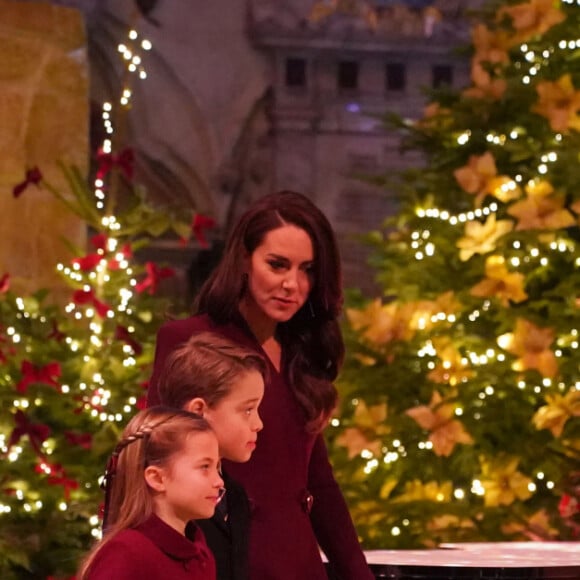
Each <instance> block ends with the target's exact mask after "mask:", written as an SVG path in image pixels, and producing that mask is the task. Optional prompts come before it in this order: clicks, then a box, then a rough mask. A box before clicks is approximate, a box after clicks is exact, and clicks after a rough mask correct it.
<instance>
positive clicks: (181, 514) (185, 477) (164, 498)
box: [145, 431, 224, 534]
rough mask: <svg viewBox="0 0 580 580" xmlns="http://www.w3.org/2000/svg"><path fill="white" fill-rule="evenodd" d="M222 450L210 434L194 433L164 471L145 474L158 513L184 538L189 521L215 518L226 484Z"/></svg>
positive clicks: (146, 472) (147, 469)
mask: <svg viewBox="0 0 580 580" xmlns="http://www.w3.org/2000/svg"><path fill="white" fill-rule="evenodd" d="M218 467H219V449H218V442H217V438H216V436H215V435H214V434H213V433H212V432H209V431H206V432H201V433H190V434H189V435H188V436H187V438H186V441H185V444H184V446H183V448H182V449H181V450H180V451H178V452H177V453H176V454H175V455H174V457H173V458H172V459H171V460H170V461H169V464H168V465H166V466H163V467H154V466H150V467H148V468H146V470H145V477H146V479H147V478H148V476H149V477H150V478H151V477H152V478H153V479H151V480H150V479H147V483H149V485H150V487H152V488H153V489H154V490H155V491H156V492H157V493H155V495H154V496H153V501H154V506H155V513H156V514H157V515H158V516H159V517H160V518H161V519H162V520H163V521H164V522H165V523H167V524H168V525H170V526H171V527H173V528H174V529H176V530H177V531H178V532H179V533H181V534H183V533H184V531H185V526H186V524H187V522H188V521H189V520H195V519H206V518H210V517H211V516H213V513H214V511H215V506H216V505H217V503H218V501H219V498H220V497H221V494H220V488H221V487H223V485H224V482H223V480H222V478H221V476H220V474H219V472H218Z"/></svg>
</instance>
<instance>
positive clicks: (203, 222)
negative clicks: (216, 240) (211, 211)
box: [191, 213, 216, 248]
mask: <svg viewBox="0 0 580 580" xmlns="http://www.w3.org/2000/svg"><path fill="white" fill-rule="evenodd" d="M215 225H216V221H215V220H214V219H213V218H212V217H209V216H206V215H202V214H200V213H198V214H196V216H195V217H194V218H193V223H192V224H191V229H192V231H193V235H194V236H195V239H196V240H197V243H198V244H199V245H200V246H201V247H202V248H209V243H208V241H207V238H206V237H205V232H206V230H211V229H213V228H215Z"/></svg>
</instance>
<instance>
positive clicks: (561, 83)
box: [532, 74, 580, 133]
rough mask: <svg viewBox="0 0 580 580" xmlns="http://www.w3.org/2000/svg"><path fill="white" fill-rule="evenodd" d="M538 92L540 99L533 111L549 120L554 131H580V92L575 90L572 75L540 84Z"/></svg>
mask: <svg viewBox="0 0 580 580" xmlns="http://www.w3.org/2000/svg"><path fill="white" fill-rule="evenodd" d="M536 91H537V93H538V97H539V98H538V102H537V104H536V105H535V106H534V107H533V109H532V110H533V111H534V112H535V113H538V114H539V115H542V117H545V118H546V119H548V120H549V121H550V127H551V128H552V130H553V131H559V132H561V133H565V132H566V131H568V130H570V129H576V130H577V131H579V130H580V115H579V114H578V113H579V112H580V91H577V90H576V89H575V88H574V85H573V84H572V77H571V76H570V74H565V75H563V76H561V77H560V78H559V79H558V80H557V81H554V82H549V81H542V82H539V83H538V85H537V86H536Z"/></svg>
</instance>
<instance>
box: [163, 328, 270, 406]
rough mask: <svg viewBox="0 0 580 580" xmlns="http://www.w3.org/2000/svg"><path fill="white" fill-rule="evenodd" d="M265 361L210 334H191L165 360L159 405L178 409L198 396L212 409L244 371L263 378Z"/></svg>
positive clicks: (233, 343)
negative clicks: (255, 372) (258, 374)
mask: <svg viewBox="0 0 580 580" xmlns="http://www.w3.org/2000/svg"><path fill="white" fill-rule="evenodd" d="M267 369H268V367H267V366H266V361H265V360H264V358H263V357H262V356H260V355H259V354H258V353H257V352H255V351H253V350H251V349H249V348H246V347H244V346H240V345H239V344H236V343H235V342H232V341H231V340H228V339H227V338H224V337H223V336H220V335H218V334H214V333H212V332H201V333H199V334H195V335H193V336H192V337H191V338H190V339H189V340H188V341H187V342H186V343H185V344H183V345H182V346H180V347H179V348H177V349H176V350H175V351H173V353H172V354H171V355H170V356H169V357H168V359H167V362H166V364H165V367H164V370H163V372H162V373H161V376H160V379H159V384H158V392H159V398H160V401H161V403H162V404H163V405H167V406H168V407H176V408H178V409H182V408H184V407H185V405H186V404H187V403H188V402H189V401H191V400H192V399H195V398H196V397H200V398H201V399H203V400H204V401H205V403H206V404H207V406H208V407H210V408H211V407H214V406H215V405H216V404H217V403H219V401H220V400H221V399H223V398H224V397H226V396H227V395H228V394H229V393H230V392H231V389H232V386H233V385H234V383H235V382H236V380H237V379H238V378H239V377H240V375H242V374H243V373H245V372H248V371H257V372H259V373H260V374H261V375H262V377H263V378H264V381H266V378H267Z"/></svg>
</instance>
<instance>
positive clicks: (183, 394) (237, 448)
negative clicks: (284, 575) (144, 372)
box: [156, 332, 266, 580]
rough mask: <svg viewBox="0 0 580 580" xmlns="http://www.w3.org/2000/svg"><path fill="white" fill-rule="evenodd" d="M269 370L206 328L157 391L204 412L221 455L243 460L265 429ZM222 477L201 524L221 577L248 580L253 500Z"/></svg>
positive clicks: (171, 361)
mask: <svg viewBox="0 0 580 580" xmlns="http://www.w3.org/2000/svg"><path fill="white" fill-rule="evenodd" d="M265 375H266V362H265V360H264V359H263V358H262V357H261V356H260V355H259V354H257V353H256V352H255V351H253V350H250V349H247V348H245V347H242V346H239V345H237V344H235V343H234V342H232V341H230V340H228V339H225V338H223V337H221V336H219V335H216V334H213V333H211V332H203V333H200V334H197V335H195V336H193V337H191V338H190V339H189V341H187V342H186V343H185V344H184V345H182V346H181V347H179V348H178V349H177V350H175V351H174V352H173V353H172V354H171V355H170V356H169V358H168V359H167V364H166V365H165V368H164V371H163V373H162V374H161V376H160V380H159V383H158V390H157V393H156V395H157V396H159V400H160V401H161V403H162V404H163V405H167V406H170V407H176V408H180V409H186V410H188V411H192V412H194V413H197V414H199V415H203V417H204V418H205V419H206V420H207V422H208V423H209V424H210V425H211V427H212V429H213V431H214V433H215V434H216V437H217V439H218V444H219V453H220V457H222V458H225V459H228V460H230V461H235V462H237V463H241V462H246V461H248V460H249V459H250V457H251V455H252V453H253V451H254V448H255V447H256V439H257V436H258V432H259V431H260V430H261V429H262V421H261V419H260V416H259V414H258V406H259V404H260V402H261V400H262V397H263V395H264V377H265ZM222 477H223V479H224V481H225V488H226V490H227V492H226V496H225V497H224V500H223V502H222V503H220V505H219V506H218V509H217V510H216V513H215V515H214V517H212V518H211V519H209V520H205V521H199V522H198V525H199V527H200V528H201V529H202V530H203V533H204V534H205V537H206V539H207V543H208V545H209V546H210V548H211V550H212V552H213V553H214V555H215V558H216V564H217V577H218V579H219V580H246V579H247V578H248V562H247V558H248V536H249V520H250V505H249V502H248V498H247V496H246V493H245V491H244V489H243V488H242V487H241V486H240V485H239V484H236V482H234V481H233V480H232V479H230V478H229V477H228V476H227V474H226V473H222ZM226 504H227V509H226ZM226 514H227V517H226Z"/></svg>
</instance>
